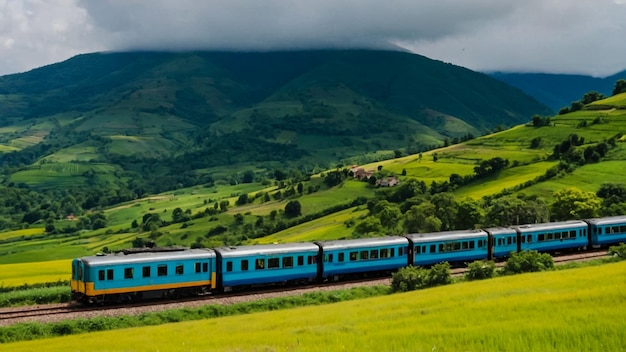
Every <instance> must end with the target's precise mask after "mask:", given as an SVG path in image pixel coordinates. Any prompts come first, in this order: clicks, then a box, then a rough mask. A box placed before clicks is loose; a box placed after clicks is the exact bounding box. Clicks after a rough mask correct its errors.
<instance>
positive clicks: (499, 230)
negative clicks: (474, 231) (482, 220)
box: [485, 227, 517, 236]
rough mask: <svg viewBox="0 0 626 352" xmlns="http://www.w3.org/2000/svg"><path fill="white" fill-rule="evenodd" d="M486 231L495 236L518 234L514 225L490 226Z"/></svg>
mask: <svg viewBox="0 0 626 352" xmlns="http://www.w3.org/2000/svg"><path fill="white" fill-rule="evenodd" d="M485 231H487V233H489V234H492V235H494V236H497V235H507V234H517V230H516V229H515V228H513V227H490V228H488V229H485Z"/></svg>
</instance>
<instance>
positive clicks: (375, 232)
mask: <svg viewBox="0 0 626 352" xmlns="http://www.w3.org/2000/svg"><path fill="white" fill-rule="evenodd" d="M382 233H383V226H382V225H381V224H380V220H379V219H378V218H377V217H375V216H368V217H366V218H365V219H364V220H363V221H361V222H360V223H358V224H357V225H356V226H355V227H354V235H355V237H372V236H379V235H381V234H382Z"/></svg>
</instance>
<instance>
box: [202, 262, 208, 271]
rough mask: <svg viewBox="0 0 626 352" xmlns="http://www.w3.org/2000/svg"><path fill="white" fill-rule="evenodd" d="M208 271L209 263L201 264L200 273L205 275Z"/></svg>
mask: <svg viewBox="0 0 626 352" xmlns="http://www.w3.org/2000/svg"><path fill="white" fill-rule="evenodd" d="M207 271H209V263H202V272H203V273H206V272H207Z"/></svg>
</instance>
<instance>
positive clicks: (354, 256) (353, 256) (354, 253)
mask: <svg viewBox="0 0 626 352" xmlns="http://www.w3.org/2000/svg"><path fill="white" fill-rule="evenodd" d="M357 259H358V253H357V252H350V261H351V262H353V261H355V260H357Z"/></svg>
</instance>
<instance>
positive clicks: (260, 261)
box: [254, 259, 265, 270]
mask: <svg viewBox="0 0 626 352" xmlns="http://www.w3.org/2000/svg"><path fill="white" fill-rule="evenodd" d="M254 268H255V269H256V270H262V269H265V259H257V260H256V262H255V264H254Z"/></svg>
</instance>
